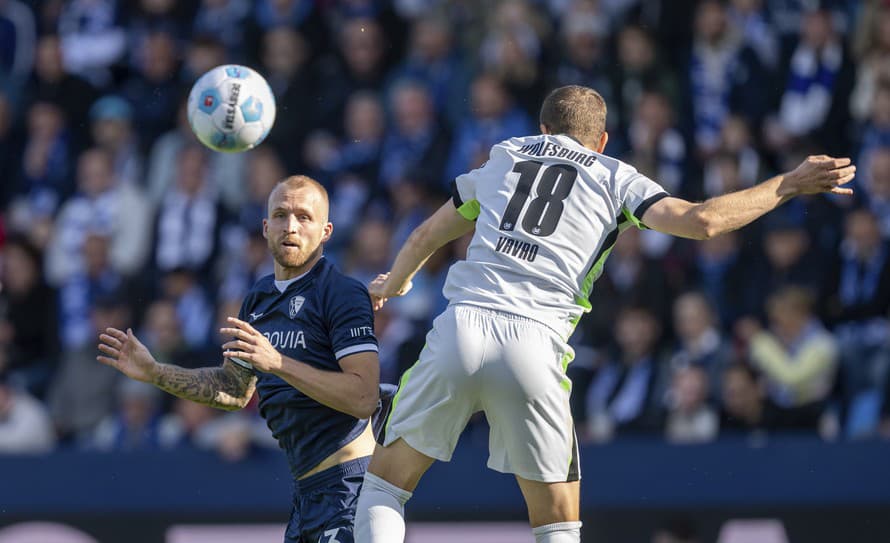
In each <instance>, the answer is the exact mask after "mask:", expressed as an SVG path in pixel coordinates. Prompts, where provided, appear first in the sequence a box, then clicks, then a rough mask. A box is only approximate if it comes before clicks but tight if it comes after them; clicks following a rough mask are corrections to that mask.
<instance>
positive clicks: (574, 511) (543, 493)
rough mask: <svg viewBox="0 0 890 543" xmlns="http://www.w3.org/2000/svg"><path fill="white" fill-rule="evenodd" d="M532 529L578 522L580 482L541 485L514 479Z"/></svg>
mask: <svg viewBox="0 0 890 543" xmlns="http://www.w3.org/2000/svg"><path fill="white" fill-rule="evenodd" d="M516 481H517V482H518V483H519V489H520V490H522V497H523V498H525V504H526V506H527V507H528V518H529V522H530V523H531V525H532V528H537V527H538V526H544V525H547V524H553V523H556V522H572V521H577V520H580V518H581V517H580V514H581V512H580V492H581V482H580V481H572V482H562V483H543V482H541V481H530V480H528V479H523V478H522V477H518V476H517V477H516Z"/></svg>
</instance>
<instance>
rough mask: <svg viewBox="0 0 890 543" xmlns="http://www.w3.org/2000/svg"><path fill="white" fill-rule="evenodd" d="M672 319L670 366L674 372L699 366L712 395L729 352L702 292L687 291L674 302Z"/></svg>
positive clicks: (715, 390)
mask: <svg viewBox="0 0 890 543" xmlns="http://www.w3.org/2000/svg"><path fill="white" fill-rule="evenodd" d="M673 321H674V330H675V333H676V336H677V347H676V349H675V350H674V353H673V354H672V355H671V358H670V367H671V368H672V369H673V370H674V371H676V370H678V369H681V368H685V367H688V366H696V367H699V368H701V369H702V370H703V371H704V373H705V375H706V377H707V381H708V382H707V383H706V385H707V388H708V389H710V391H711V393H712V394H716V393H717V392H718V391H719V390H720V380H721V378H722V376H723V371H724V369H725V368H726V366H727V364H728V363H729V361H730V358H731V354H732V353H731V349H730V346H729V345H728V344H727V342H726V340H725V339H724V338H723V336H722V333H721V331H720V325H719V322H718V321H717V316H716V315H715V314H714V308H713V307H712V306H711V304H710V302H708V299H707V298H706V297H705V295H704V294H703V293H701V292H687V293H685V294H682V295H681V296H679V297H677V299H676V300H675V301H674V308H673Z"/></svg>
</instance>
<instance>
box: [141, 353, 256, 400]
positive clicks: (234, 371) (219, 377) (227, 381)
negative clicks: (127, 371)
mask: <svg viewBox="0 0 890 543" xmlns="http://www.w3.org/2000/svg"><path fill="white" fill-rule="evenodd" d="M154 384H155V385H156V386H157V387H158V388H160V389H161V390H165V391H167V392H169V393H170V394H173V395H174V396H179V397H180V398H185V399H187V400H192V401H194V402H198V403H202V404H204V405H209V406H210V407H216V408H218V409H225V410H228V411H232V410H235V409H241V408H242V407H244V406H245V405H247V402H249V401H250V397H251V396H253V391H254V389H255V388H256V376H255V375H254V374H253V372H251V371H250V370H248V369H245V368H242V367H241V366H238V365H236V364H233V363H231V362H229V361H228V360H226V361H225V362H224V363H223V365H222V367H217V368H199V369H186V368H181V367H179V366H172V365H169V364H161V365H160V367H158V368H157V373H156V377H155V380H154Z"/></svg>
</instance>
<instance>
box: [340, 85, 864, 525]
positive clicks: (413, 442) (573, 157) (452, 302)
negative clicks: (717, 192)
mask: <svg viewBox="0 0 890 543" xmlns="http://www.w3.org/2000/svg"><path fill="white" fill-rule="evenodd" d="M605 118H606V105H605V103H604V101H603V99H602V97H601V96H600V95H599V94H598V93H596V92H595V91H594V90H592V89H589V88H586V87H580V86H567V87H561V88H558V89H556V90H554V91H553V92H552V93H551V94H550V95H549V96H548V97H547V98H546V99H545V100H544V103H543V105H542V107H541V116H540V123H541V127H540V128H541V132H542V134H541V135H538V136H528V137H521V138H513V139H510V140H507V141H504V142H501V143H499V144H497V145H495V146H494V147H492V149H491V154H490V156H489V160H488V162H486V163H485V164H483V165H482V166H481V167H480V168H478V169H476V170H473V171H471V172H469V173H467V174H464V175H461V176H460V177H458V178H457V179H456V180H455V186H454V191H453V198H452V200H451V201H449V202H447V203H446V204H445V205H443V206H442V207H441V208H440V209H439V210H438V211H436V212H435V213H434V214H433V215H432V216H431V217H430V218H429V219H427V220H426V221H425V222H424V223H423V224H421V225H420V226H419V227H418V228H417V229H416V230H415V231H414V232H413V233H412V234H411V236H410V237H409V239H408V240H407V241H406V242H405V245H404V246H403V247H402V249H401V250H400V251H399V253H398V256H397V257H396V260H395V262H394V263H393V266H392V269H391V271H390V272H389V273H388V274H386V275H382V276H380V277H378V278H377V279H376V280H375V281H374V282H372V283H371V285H370V288H369V291H370V294H371V298H372V302H373V303H374V305H375V308H379V307H381V306H382V305H383V304H384V303H385V302H386V300H387V299H388V298H391V297H394V296H399V295H402V294H404V293H405V292H407V290H408V289H410V286H411V282H410V281H411V278H412V277H413V276H414V274H415V273H416V272H417V270H418V269H419V268H420V267H421V266H422V265H423V263H424V262H425V261H426V259H427V258H429V256H430V255H431V254H432V253H433V252H434V251H436V250H437V249H438V248H439V247H441V246H442V245H444V244H446V243H447V242H449V241H451V240H453V239H455V238H457V237H459V236H462V235H463V234H465V233H467V232H469V231H470V230H472V229H473V228H475V233H474V235H473V239H472V241H471V243H470V246H469V249H468V251H467V258H466V260H464V261H460V262H457V263H455V264H454V265H453V266H452V267H451V269H450V270H449V272H448V278H447V280H446V283H445V289H444V293H445V296H446V297H447V298H448V300H449V306H448V308H447V309H446V310H445V311H444V312H443V313H442V314H441V315H439V316H438V317H437V318H436V320H435V322H434V324H433V329H432V331H430V332H429V334H428V336H427V344H426V346H425V347H424V348H423V350H422V351H421V353H420V357H419V360H418V362H417V363H416V364H415V365H414V366H413V367H412V368H411V369H409V370H408V371H406V372H405V374H404V375H403V376H402V380H401V383H400V385H399V391H398V394H397V395H396V398H395V400H394V403H393V410H392V413H391V414H390V417H389V421H388V423H387V426H386V433H385V438H384V441H383V445H382V446H379V445H378V447H377V449H376V451H375V452H374V456H373V458H372V460H371V464H370V466H369V468H368V472H367V475H366V476H365V480H364V485H363V487H362V491H361V494H360V497H359V503H358V508H357V515H356V523H355V538H356V541H357V542H358V543H382V542H385V543H393V542H402V541H404V537H405V522H404V516H403V512H404V505H405V502H406V501H407V500H408V499H409V498H410V497H411V493H412V491H413V490H414V489H415V487H416V486H417V483H418V481H419V480H420V477H421V476H422V475H423V473H424V472H425V471H426V470H427V469H428V468H429V466H430V465H431V464H432V462H433V461H434V460H442V461H448V460H449V459H450V458H451V454H452V452H453V450H454V447H455V445H456V443H457V439H458V436H459V435H460V433H461V432H462V430H463V429H464V426H465V425H466V423H467V420H468V419H469V418H470V416H471V415H472V414H473V413H475V412H477V411H484V412H485V416H486V419H487V420H488V423H489V425H490V427H491V431H490V436H489V459H488V466H489V467H490V468H492V469H494V470H497V471H500V472H504V473H512V474H514V475H515V476H516V479H517V481H518V483H519V487H520V489H521V491H522V494H523V496H524V497H525V501H526V505H527V507H528V513H529V520H530V522H531V526H532V529H533V532H534V534H535V539H536V541H537V542H539V543H542V542H547V543H569V542H578V541H580V537H581V522H580V520H579V519H580V516H579V488H580V484H579V480H580V473H579V470H578V447H577V443H576V441H575V434H574V429H573V424H572V416H571V413H570V411H569V394H570V392H571V382H570V381H569V379H568V378H567V377H566V375H565V370H566V366H567V365H568V364H569V362H570V361H571V360H572V357H573V352H572V349H571V348H570V347H569V346H568V344H567V343H566V341H567V340H568V338H569V335H570V334H571V333H572V330H573V329H574V327H575V325H576V324H577V322H578V320H579V319H580V318H581V315H582V314H583V313H584V312H585V311H587V310H589V308H590V305H589V302H588V296H589V295H590V291H591V287H592V285H593V282H594V281H595V280H596V278H597V277H598V276H599V274H600V272H601V271H602V265H603V262H604V261H605V259H606V257H607V256H608V254H609V251H610V250H611V248H612V245H613V244H614V243H615V240H616V238H617V237H618V234H619V233H620V232H621V231H622V230H623V229H625V228H629V227H631V226H635V227H638V228H652V229H654V230H658V231H661V232H665V233H668V234H673V235H676V236H681V237H686V238H693V239H707V238H710V237H713V236H717V235H720V234H722V233H725V232H728V231H731V230H735V229H737V228H740V227H742V226H745V225H746V224H748V223H750V222H751V221H753V220H755V219H757V218H758V217H760V216H762V215H763V214H765V213H767V212H768V211H770V210H772V209H775V208H776V207H777V206H779V205H780V204H782V203H783V202H785V201H787V200H788V199H789V198H792V197H794V196H796V195H800V194H812V193H819V192H831V193H835V194H851V193H852V191H851V190H850V189H847V188H843V187H842V185H844V184H845V183H847V182H849V181H850V180H852V179H853V176H854V173H855V166H852V165H850V160H849V159H846V158H841V159H836V158H830V157H827V156H811V157H808V158H807V159H806V160H805V161H804V162H803V163H801V164H800V166H798V167H797V168H796V169H795V170H794V171H792V172H789V173H786V174H783V175H778V176H776V177H773V178H771V179H769V180H767V181H764V182H763V183H760V184H758V185H756V186H754V187H751V188H749V189H746V190H742V191H739V192H735V193H732V194H726V195H723V196H718V197H716V198H712V199H710V200H707V201H705V202H704V203H691V202H688V201H686V200H682V199H680V198H675V197H671V196H669V195H668V194H667V193H666V192H665V191H664V189H663V188H662V187H661V186H660V185H658V184H657V183H656V182H654V181H652V180H651V179H649V178H647V177H646V176H644V175H642V174H640V173H638V172H637V171H636V170H635V169H634V168H633V167H631V166H629V165H627V164H625V163H623V162H621V161H619V160H616V159H614V158H611V157H609V156H606V155H604V154H602V153H603V150H604V149H605V147H606V142H607V140H608V135H607V134H606V132H605V129H604V127H605Z"/></svg>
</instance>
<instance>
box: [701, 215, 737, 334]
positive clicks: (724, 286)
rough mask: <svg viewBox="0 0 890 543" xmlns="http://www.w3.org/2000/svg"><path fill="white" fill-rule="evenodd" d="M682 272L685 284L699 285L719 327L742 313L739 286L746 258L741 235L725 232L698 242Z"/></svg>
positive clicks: (725, 326)
mask: <svg viewBox="0 0 890 543" xmlns="http://www.w3.org/2000/svg"><path fill="white" fill-rule="evenodd" d="M690 260H691V262H690V264H689V268H688V272H687V274H686V281H687V282H686V287H687V288H699V289H701V291H702V292H703V293H704V294H705V296H706V297H707V299H708V300H709V301H710V303H711V304H713V306H714V311H715V312H716V315H717V322H718V323H719V325H720V327H721V328H723V329H724V330H725V329H728V328H729V327H730V325H731V324H732V323H734V322H735V321H736V319H737V318H738V317H739V316H740V315H741V314H742V313H743V311H744V309H743V306H744V304H743V303H742V297H743V296H744V292H743V290H742V289H741V288H739V285H743V284H744V281H745V278H746V277H747V274H748V264H749V261H748V259H747V258H746V257H745V254H744V252H743V250H742V247H741V234H739V233H738V232H729V233H728V234H724V235H722V236H718V237H716V238H712V239H708V240H704V241H701V242H698V243H697V244H696V245H695V248H694V252H693V255H692V256H691V259H690Z"/></svg>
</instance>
